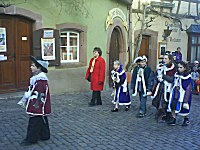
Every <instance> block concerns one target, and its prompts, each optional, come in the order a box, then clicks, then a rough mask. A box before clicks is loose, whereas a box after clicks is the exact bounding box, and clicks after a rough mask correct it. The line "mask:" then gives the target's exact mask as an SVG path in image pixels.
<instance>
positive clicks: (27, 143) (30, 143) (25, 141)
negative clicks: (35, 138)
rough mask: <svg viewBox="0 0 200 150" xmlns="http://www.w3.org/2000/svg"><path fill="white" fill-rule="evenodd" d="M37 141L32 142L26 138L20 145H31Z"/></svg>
mask: <svg viewBox="0 0 200 150" xmlns="http://www.w3.org/2000/svg"><path fill="white" fill-rule="evenodd" d="M35 143H37V142H34V143H32V142H29V141H27V140H26V139H24V140H23V141H22V142H21V143H20V145H21V146H29V145H33V144H35Z"/></svg>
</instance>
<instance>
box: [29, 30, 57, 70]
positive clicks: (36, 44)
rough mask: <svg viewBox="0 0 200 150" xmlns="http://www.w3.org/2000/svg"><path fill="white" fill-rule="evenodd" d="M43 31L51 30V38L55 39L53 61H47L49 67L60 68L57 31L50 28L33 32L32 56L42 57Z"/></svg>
mask: <svg viewBox="0 0 200 150" xmlns="http://www.w3.org/2000/svg"><path fill="white" fill-rule="evenodd" d="M44 30H53V32H54V33H53V38H55V60H49V66H60V41H59V40H60V37H59V30H56V29H51V28H43V29H39V30H35V31H34V32H33V56H34V57H38V56H39V57H42V51H41V50H42V48H41V38H43V33H44Z"/></svg>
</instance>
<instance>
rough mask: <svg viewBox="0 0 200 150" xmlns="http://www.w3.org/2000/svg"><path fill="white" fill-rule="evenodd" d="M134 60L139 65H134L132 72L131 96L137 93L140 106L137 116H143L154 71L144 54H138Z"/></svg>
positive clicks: (151, 86)
mask: <svg viewBox="0 0 200 150" xmlns="http://www.w3.org/2000/svg"><path fill="white" fill-rule="evenodd" d="M134 62H138V63H139V66H138V67H135V69H134V70H133V74H132V80H131V89H133V94H132V96H136V95H137V93H139V99H140V108H139V112H138V115H137V117H144V116H145V115H146V111H147V110H146V101H147V96H150V95H151V93H152V89H153V85H154V73H153V71H152V70H151V68H150V67H149V66H148V65H147V58H146V56H139V57H138V58H136V59H135V61H134Z"/></svg>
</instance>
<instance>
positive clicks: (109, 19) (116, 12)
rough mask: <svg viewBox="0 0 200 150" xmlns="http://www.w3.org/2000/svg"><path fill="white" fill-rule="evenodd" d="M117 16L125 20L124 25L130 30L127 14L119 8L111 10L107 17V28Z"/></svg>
mask: <svg viewBox="0 0 200 150" xmlns="http://www.w3.org/2000/svg"><path fill="white" fill-rule="evenodd" d="M115 18H120V19H121V20H122V21H123V26H124V27H125V28H126V30H127V31H128V23H127V21H126V15H125V14H124V13H123V11H122V10H121V9H119V8H113V9H112V10H110V11H109V13H108V16H107V18H106V30H107V29H108V27H109V25H112V24H113V20H114V19H115Z"/></svg>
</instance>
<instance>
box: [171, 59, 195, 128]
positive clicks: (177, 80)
mask: <svg viewBox="0 0 200 150" xmlns="http://www.w3.org/2000/svg"><path fill="white" fill-rule="evenodd" d="M171 91H172V92H171V94H170V99H169V104H168V109H167V111H168V112H171V114H172V118H171V119H170V121H169V122H168V124H169V125H176V116H177V115H180V116H183V117H184V121H183V124H182V126H187V125H189V123H190V122H189V117H188V115H189V112H190V106H191V101H192V78H191V75H190V73H189V71H188V66H187V63H186V62H183V61H181V62H179V63H178V71H177V72H176V74H175V75H174V84H173V88H172V90H171Z"/></svg>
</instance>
